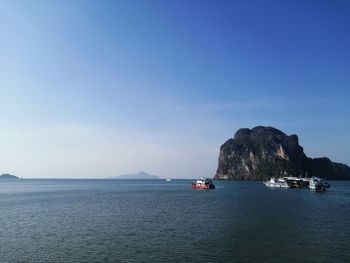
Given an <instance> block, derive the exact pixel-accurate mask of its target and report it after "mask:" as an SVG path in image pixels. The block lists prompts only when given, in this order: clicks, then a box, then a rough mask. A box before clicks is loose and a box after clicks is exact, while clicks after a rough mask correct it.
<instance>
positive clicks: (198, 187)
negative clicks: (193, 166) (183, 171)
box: [192, 184, 215, 189]
mask: <svg viewBox="0 0 350 263" xmlns="http://www.w3.org/2000/svg"><path fill="white" fill-rule="evenodd" d="M192 188H193V189H215V185H195V184H193V185H192Z"/></svg>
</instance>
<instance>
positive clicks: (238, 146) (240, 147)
mask: <svg viewBox="0 0 350 263" xmlns="http://www.w3.org/2000/svg"><path fill="white" fill-rule="evenodd" d="M326 160H329V159H326ZM319 163H322V164H323V165H324V167H326V168H327V172H328V173H327V174H324V173H322V175H321V174H318V173H319V172H320V169H318V168H319ZM337 170H341V176H338V177H339V178H338V177H336V174H337ZM338 172H339V171H338ZM287 175H288V176H311V175H318V176H322V177H326V178H327V179H340V177H341V178H342V179H344V178H347V179H350V168H349V167H348V166H346V165H342V164H336V163H333V162H331V161H330V160H329V162H327V161H325V160H324V158H319V159H311V158H308V157H307V156H306V155H305V154H304V151H303V147H301V146H300V145H299V140H298V136H297V135H294V134H293V135H290V136H288V135H286V134H284V133H283V132H281V131H280V130H278V129H275V128H272V127H263V126H258V127H255V128H253V129H240V130H238V131H237V132H236V134H235V136H234V138H232V139H229V140H228V141H226V142H225V143H224V144H223V145H222V146H221V147H220V154H219V165H218V169H217V172H216V175H215V177H214V179H226V180H227V179H228V180H263V179H266V178H269V177H273V176H287Z"/></svg>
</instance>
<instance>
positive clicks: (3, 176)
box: [0, 174, 19, 180]
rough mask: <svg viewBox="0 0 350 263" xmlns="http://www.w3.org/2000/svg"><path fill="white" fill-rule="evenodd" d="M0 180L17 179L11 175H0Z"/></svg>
mask: <svg viewBox="0 0 350 263" xmlns="http://www.w3.org/2000/svg"><path fill="white" fill-rule="evenodd" d="M0 179H7V180H8V179H19V178H18V177H17V176H15V175H12V174H2V175H0Z"/></svg>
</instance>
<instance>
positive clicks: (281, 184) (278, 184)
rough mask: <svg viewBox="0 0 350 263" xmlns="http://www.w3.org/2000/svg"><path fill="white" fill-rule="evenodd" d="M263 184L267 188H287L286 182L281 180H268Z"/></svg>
mask: <svg viewBox="0 0 350 263" xmlns="http://www.w3.org/2000/svg"><path fill="white" fill-rule="evenodd" d="M263 183H264V184H265V185H266V186H268V187H279V188H289V185H288V183H287V181H286V180H284V179H282V178H278V179H276V178H271V179H270V180H268V181H264V182H263Z"/></svg>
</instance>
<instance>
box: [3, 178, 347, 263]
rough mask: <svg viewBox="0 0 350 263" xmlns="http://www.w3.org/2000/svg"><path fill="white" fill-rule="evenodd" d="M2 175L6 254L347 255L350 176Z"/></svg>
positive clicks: (103, 258) (94, 257)
mask: <svg viewBox="0 0 350 263" xmlns="http://www.w3.org/2000/svg"><path fill="white" fill-rule="evenodd" d="M214 182H215V185H216V189H214V190H199V189H192V188H191V180H173V181H171V182H166V181H165V180H108V179H106V180H97V179H95V180H93V179H91V180H85V179H70V180H65V179H59V180H58V179H57V180H55V179H21V180H15V181H0V262H2V263H3V262H11V263H12V262H16V263H17V262H21V263H24V262H35V263H36V262H50V263H51V262H101V263H102V262H201V263H203V262H283V263H287V262H350V182H349V181H330V184H331V187H330V188H329V189H327V191H326V192H325V193H315V192H311V191H309V190H307V189H271V188H268V187H266V186H265V185H263V184H262V183H261V182H241V181H214Z"/></svg>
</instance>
